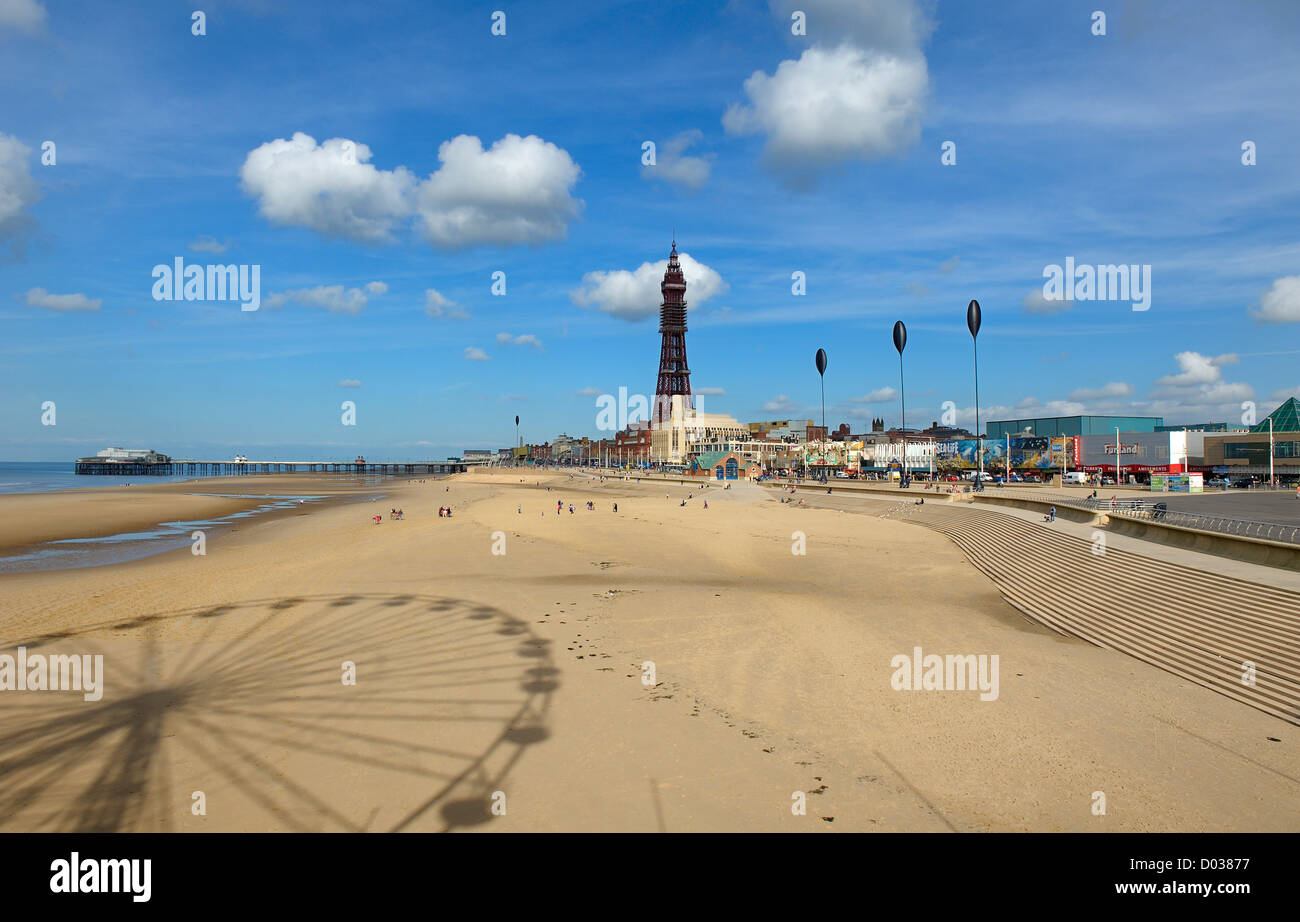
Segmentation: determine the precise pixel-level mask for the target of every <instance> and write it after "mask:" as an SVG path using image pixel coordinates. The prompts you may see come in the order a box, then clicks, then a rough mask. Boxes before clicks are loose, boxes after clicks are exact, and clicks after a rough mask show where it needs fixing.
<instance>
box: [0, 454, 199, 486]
mask: <svg viewBox="0 0 1300 922" xmlns="http://www.w3.org/2000/svg"><path fill="white" fill-rule="evenodd" d="M194 479H195V475H193V474H186V475H185V476H183V477H112V476H109V475H101V474H94V475H87V474H82V475H80V476H78V475H77V474H74V473H73V472H72V462H71V461H0V493H45V492H46V491H48V490H71V489H76V488H79V487H119V486H122V485H123V484H127V483H171V482H174V481H177V480H194Z"/></svg>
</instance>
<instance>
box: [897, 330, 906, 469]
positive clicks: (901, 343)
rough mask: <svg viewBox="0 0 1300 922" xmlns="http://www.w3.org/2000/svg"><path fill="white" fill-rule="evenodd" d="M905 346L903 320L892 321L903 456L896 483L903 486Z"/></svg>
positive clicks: (904, 453)
mask: <svg viewBox="0 0 1300 922" xmlns="http://www.w3.org/2000/svg"><path fill="white" fill-rule="evenodd" d="M906 347H907V327H906V326H904V325H903V321H901V320H899V321H896V322H895V323H894V348H895V349H897V350H898V402H899V407H900V409H901V410H902V418H903V419H902V423H901V424H900V425H899V427H898V428H899V430H900V432H901V434H902V438H903V457H902V463H901V464H900V465H899V467H901V468H902V474H900V475H899V480H898V485H899V487H900V488H901V487H904V486H906V485H907V394H906V391H905V390H904V388H903V350H904V349H905V348H906Z"/></svg>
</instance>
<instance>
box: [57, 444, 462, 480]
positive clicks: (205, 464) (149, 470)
mask: <svg viewBox="0 0 1300 922" xmlns="http://www.w3.org/2000/svg"><path fill="white" fill-rule="evenodd" d="M477 466H479V465H478V464H476V463H475V462H473V461H463V460H453V459H449V460H447V461H399V462H373V461H367V460H366V459H365V458H357V459H356V460H354V461H249V460H248V459H247V458H244V457H243V456H240V457H239V459H238V460H234V461H197V460H193V459H189V458H184V459H181V458H171V457H169V456H168V455H164V454H162V453H160V452H156V451H153V450H152V449H129V448H108V449H105V450H104V451H101V452H99V453H98V454H96V455H95V456H94V457H90V458H78V459H77V462H76V472H77V473H78V474H105V475H109V476H114V477H150V476H159V477H167V476H172V475H177V476H184V475H186V474H192V475H194V476H196V477H212V476H238V475H240V474H330V473H339V474H460V473H464V472H465V471H466V470H468V469H469V468H471V467H477Z"/></svg>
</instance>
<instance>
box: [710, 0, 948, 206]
mask: <svg viewBox="0 0 1300 922" xmlns="http://www.w3.org/2000/svg"><path fill="white" fill-rule="evenodd" d="M772 8H773V11H774V12H775V13H776V15H777V16H778V17H780V18H781V21H782V22H783V24H784V26H785V27H786V28H787V29H788V27H789V24H790V21H791V20H790V14H791V13H792V12H793V11H794V10H795V9H798V10H800V11H802V12H804V13H806V15H807V26H808V36H807V40H808V41H811V42H812V46H811V47H809V48H807V49H806V50H804V52H803V53H802V55H801V56H800V57H799V59H798V60H786V61H782V62H781V63H780V64H779V65H778V66H777V68H776V71H775V73H773V74H772V75H771V76H769V75H768V74H766V73H765V72H763V71H761V70H760V71H755V72H754V73H753V74H752V75H751V76H750V77H749V79H748V80H746V81H745V84H744V90H745V94H746V96H747V97H748V103H746V104H741V103H734V104H732V105H731V106H729V107H728V108H727V110H726V112H725V114H724V115H723V117H722V124H723V127H724V128H725V129H726V130H727V132H728V133H731V134H762V135H765V136H766V139H767V140H766V144H765V147H764V157H765V159H766V161H767V163H768V165H769V166H771V167H774V168H777V169H779V170H782V171H789V172H790V173H791V174H792V178H793V179H794V180H795V182H796V184H800V183H803V182H805V181H807V180H808V179H810V178H811V176H812V175H813V174H814V173H815V172H816V171H817V170H820V169H822V168H824V167H827V166H831V165H834V164H838V163H842V162H844V161H847V160H852V159H874V158H878V157H883V156H887V155H890V154H896V153H898V152H900V151H902V150H903V149H905V148H906V147H908V146H909V145H911V144H913V143H915V142H916V141H917V139H918V138H919V137H920V133H921V126H920V117H921V113H922V111H923V109H924V103H925V97H926V93H927V92H928V88H929V73H928V69H927V66H926V61H925V56H924V54H923V53H922V51H921V45H922V43H923V42H924V41H925V39H926V38H927V36H928V35H929V32H930V29H931V24H930V22H929V21H928V20H927V19H926V16H925V15H924V13H923V11H922V6H921V4H919V3H918V2H916V0H872V2H869V3H864V2H843V0H774V2H773V3H772Z"/></svg>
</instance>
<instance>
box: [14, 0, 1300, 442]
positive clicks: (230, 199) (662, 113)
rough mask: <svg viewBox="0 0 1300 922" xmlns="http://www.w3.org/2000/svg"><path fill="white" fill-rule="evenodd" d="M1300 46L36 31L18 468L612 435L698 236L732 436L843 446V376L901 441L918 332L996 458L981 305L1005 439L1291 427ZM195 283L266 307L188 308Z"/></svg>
mask: <svg viewBox="0 0 1300 922" xmlns="http://www.w3.org/2000/svg"><path fill="white" fill-rule="evenodd" d="M1101 6H1105V11H1106V13H1107V18H1106V34H1105V35H1094V34H1093V28H1094V24H1093V20H1092V11H1093V10H1094V9H1097V8H1098V7H1101ZM195 7H199V8H201V9H202V10H203V12H204V13H205V16H206V21H205V27H206V34H205V35H194V34H192V27H193V23H192V19H191V11H192V10H193V9H195ZM495 10H503V11H504V13H505V35H494V34H492V26H493V12H494V11H495ZM795 10H798V11H802V12H803V13H804V14H805V22H806V28H805V32H806V34H805V35H794V34H792V25H794V24H795V23H794V20H792V18H791V16H792V11H795ZM1298 39H1300V7H1298V6H1297V5H1295V4H1293V3H1289V2H1264V0H1240V2H1236V3H1188V2H1179V3H1161V2H1132V0H1130V2H1127V3H1115V4H1110V5H1104V4H1102V3H1101V2H1100V0H1088V2H1086V3H1073V2H1068V0H1062V2H1058V3H1050V4H1044V3H1041V2H1038V0H1032V2H998V3H967V2H963V3H957V2H943V0H939V2H935V3H927V2H912V0H883V2H869V0H860V2H856V3H844V2H832V0H808V2H794V3H784V2H772V3H769V2H767V0H733V2H729V3H707V2H679V3H671V2H664V3H644V2H639V0H638V2H627V3H615V2H610V3H601V2H598V0H596V2H574V3H566V2H546V3H542V2H522V3H507V2H504V0H494V2H491V3H485V4H476V3H409V4H406V3H391V4H377V3H367V2H359V3H350V2H335V3H329V4H316V3H292V2H275V3H272V2H224V0H223V2H203V0H195V2H194V3H190V4H177V3H162V2H157V3H153V2H137V3H129V4H113V5H108V4H98V3H77V2H58V0H43V2H36V0H0V100H2V102H0V324H2V326H0V329H2V330H3V335H2V336H0V395H2V396H3V399H2V400H0V457H2V458H6V459H12V460H36V459H40V460H62V459H67V458H71V457H73V456H76V455H79V454H86V453H90V452H92V451H94V450H96V449H98V448H102V447H104V446H105V445H107V444H110V443H111V444H115V445H123V446H127V447H152V448H157V449H158V450H160V451H165V452H169V453H171V454H173V455H176V456H198V457H216V458H221V457H226V456H228V455H231V454H233V453H235V452H242V453H244V454H247V455H249V456H250V457H257V458H282V459H296V458H301V459H312V458H350V457H351V456H352V455H353V454H355V453H357V452H361V453H364V454H365V455H366V456H367V457H368V458H371V459H373V460H383V459H418V458H426V457H443V456H445V455H447V454H451V453H458V452H459V451H460V450H461V449H462V448H466V447H490V448H495V447H503V446H506V445H509V444H511V443H512V441H513V437H514V425H513V423H514V416H515V415H516V414H519V415H520V416H521V417H522V418H523V421H524V422H523V434H524V437H525V438H526V439H528V440H532V441H542V440H545V439H548V438H551V437H553V436H554V435H555V434H556V433H557V432H560V431H562V430H563V431H566V432H569V433H571V434H588V435H592V436H597V435H600V434H601V433H599V432H598V430H597V429H596V413H597V408H596V399H597V395H599V394H601V393H617V392H618V388H619V387H620V386H622V387H626V388H628V390H629V392H631V393H649V392H651V391H652V390H653V387H654V381H655V373H656V370H657V362H658V348H659V337H658V333H657V323H656V317H657V302H658V290H657V281H658V277H659V276H661V270H657V267H656V266H654V265H650V266H646V267H644V268H643V266H644V264H647V263H649V264H655V263H659V262H662V260H664V259H665V258H666V257H667V251H668V247H669V244H670V242H671V238H672V235H673V233H674V230H675V232H676V235H677V241H678V247H679V250H680V251H682V252H683V253H684V254H688V255H689V257H690V258H691V260H693V263H688V270H687V282H688V290H687V300H688V301H689V302H690V303H691V308H692V309H691V313H690V332H689V333H688V335H687V347H688V355H689V359H690V366H691V369H692V372H693V374H692V382H693V384H694V386H695V388H696V389H697V390H703V391H704V397H703V400H702V406H701V408H702V409H704V410H706V411H712V412H726V413H730V414H732V415H734V416H736V417H738V418H740V419H742V420H754V419H775V418H786V417H790V416H797V417H809V418H819V417H820V414H821V411H820V408H819V406H818V399H819V397H818V381H817V373H816V370H815V368H814V367H813V355H814V353H815V351H816V350H817V348H818V347H824V348H825V349H826V350H827V352H828V354H829V367H828V370H827V374H826V399H827V408H826V415H827V421H828V422H829V423H830V424H831V425H832V426H835V425H836V424H838V423H839V422H841V421H849V422H851V424H852V425H853V426H854V428H855V430H857V429H859V428H867V427H868V425H869V423H868V421H869V420H870V419H871V418H872V417H874V416H883V417H884V418H885V419H886V421H887V422H889V423H891V424H894V423H896V422H897V420H898V415H899V403H898V395H897V388H898V383H899V382H898V361H897V355H896V353H895V352H894V348H893V345H892V342H891V339H890V330H891V328H892V326H893V323H894V321H895V320H899V319H901V320H903V321H904V322H905V323H906V324H907V326H908V330H909V342H908V347H907V350H906V355H905V361H906V371H907V379H906V380H907V402H908V422H909V423H912V424H917V423H919V424H922V425H924V424H928V423H929V422H930V421H931V420H935V419H939V418H940V416H941V414H942V412H943V410H942V406H943V404H944V402H945V401H951V402H952V404H953V405H954V406H955V407H956V412H957V419H958V420H959V421H960V422H961V423H963V424H967V425H969V424H972V423H973V417H974V411H973V407H974V392H973V390H974V389H973V382H972V371H971V364H972V363H971V343H970V336H969V334H968V333H967V331H966V327H965V308H966V303H967V302H968V301H969V300H970V299H971V298H977V299H978V300H979V301H980V303H981V305H982V307H983V312H984V327H983V330H982V332H981V334H980V339H979V342H980V369H981V379H980V399H981V408H982V409H981V415H982V418H983V419H985V420H987V419H990V418H1006V417H1009V416H1035V415H1054V414H1056V413H1058V412H1060V413H1078V412H1089V413H1122V414H1127V415H1146V414H1150V415H1162V416H1164V417H1166V421H1167V422H1169V423H1182V422H1198V421H1205V420H1209V419H1213V420H1219V421H1229V422H1236V421H1238V419H1239V418H1240V417H1241V415H1242V410H1241V404H1242V402H1243V401H1254V402H1257V403H1258V407H1259V409H1258V415H1259V417H1261V418H1262V417H1263V415H1265V414H1266V413H1267V412H1269V411H1270V410H1271V409H1272V408H1273V407H1274V406H1275V405H1276V404H1277V403H1278V402H1279V401H1280V400H1281V399H1283V398H1284V397H1285V396H1287V395H1289V394H1295V393H1297V392H1298V391H1300V362H1297V356H1300V231H1298V230H1297V228H1298V227H1300V224H1297V222H1296V219H1295V215H1296V214H1297V211H1298V206H1300V160H1298V159H1297V158H1296V156H1295V151H1296V150H1297V149H1300V122H1298V120H1297V119H1296V118H1295V111H1296V110H1295V107H1296V100H1297V99H1300V68H1297V67H1295V66H1294V63H1293V62H1294V49H1295V47H1296V46H1297V43H1298V42H1297V40H1298ZM296 136H297V137H296ZM46 141H53V142H54V144H55V147H54V154H55V162H54V163H53V164H52V165H45V164H43V163H42V150H43V147H42V145H43V144H44V143H45V142H46ZM646 141H653V142H654V143H655V144H656V156H657V162H656V164H655V166H653V167H647V166H644V165H643V163H642V159H643V144H644V142H646ZM946 141H952V142H954V143H955V145H956V163H955V164H954V165H944V164H943V163H941V157H940V155H941V150H942V147H943V145H944V143H945V142H946ZM1246 141H1251V142H1254V145H1255V157H1256V162H1255V164H1254V165H1251V166H1247V165H1244V164H1243V163H1242V157H1243V153H1242V145H1243V143H1244V142H1246ZM176 257H183V258H184V260H185V261H186V263H187V264H188V263H194V264H199V265H204V264H209V263H212V264H244V265H258V266H260V282H261V302H262V303H261V307H260V308H259V309H258V310H257V311H241V310H240V307H239V304H238V303H235V302H231V301H156V300H154V298H153V297H152V294H151V292H152V288H153V278H152V276H151V273H152V270H153V267H154V266H155V265H158V264H167V265H170V264H171V263H172V261H173V260H174V259H175V258H176ZM1067 257H1073V259H1074V261H1075V262H1076V263H1077V264H1091V265H1105V264H1136V265H1149V266H1151V302H1150V307H1149V309H1148V310H1146V311H1134V310H1132V309H1131V306H1130V304H1129V303H1128V302H1124V301H1101V300H1094V301H1074V302H1064V303H1063V302H1047V301H1044V300H1043V298H1042V297H1041V292H1042V286H1043V270H1044V268H1045V267H1046V266H1049V265H1052V264H1058V265H1063V264H1064V262H1065V260H1066V258H1067ZM692 265H693V266H694V270H693V272H692V268H691V267H692ZM638 269H640V270H641V271H640V272H638V271H637V270H638ZM495 272H502V273H504V274H505V284H506V292H505V294H504V295H503V296H497V295H493V294H492V285H493V273H495ZM794 272H802V273H804V274H805V277H806V291H807V293H806V294H805V295H802V296H797V295H794V294H793V293H792V290H791V288H792V280H791V279H792V273H794ZM431 292H432V293H431ZM1062 308H1068V309H1062ZM349 400H350V401H353V402H354V403H355V404H356V425H355V426H345V425H343V424H342V422H341V416H342V411H341V406H340V405H341V404H342V403H343V401H349ZM46 401H53V402H54V404H55V407H56V414H57V415H56V425H54V426H47V425H42V404H43V403H45V402H46Z"/></svg>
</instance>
